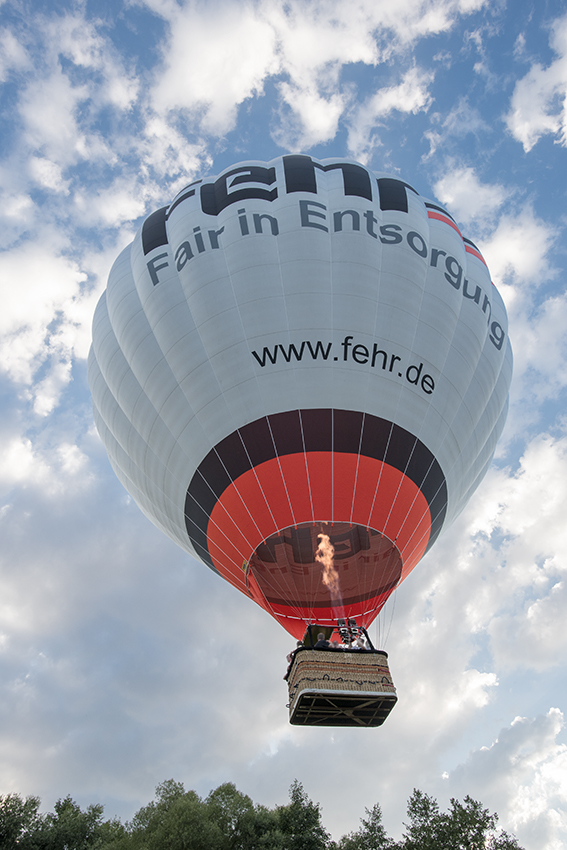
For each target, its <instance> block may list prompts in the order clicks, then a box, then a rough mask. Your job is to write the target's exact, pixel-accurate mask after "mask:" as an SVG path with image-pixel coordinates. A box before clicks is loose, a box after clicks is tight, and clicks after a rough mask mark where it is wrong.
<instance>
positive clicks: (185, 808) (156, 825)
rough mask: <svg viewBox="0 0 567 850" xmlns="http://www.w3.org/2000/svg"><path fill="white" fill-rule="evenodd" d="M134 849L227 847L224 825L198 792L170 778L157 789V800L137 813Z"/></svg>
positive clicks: (206, 849)
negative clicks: (188, 789) (209, 810)
mask: <svg viewBox="0 0 567 850" xmlns="http://www.w3.org/2000/svg"><path fill="white" fill-rule="evenodd" d="M129 834H130V842H129V843H128V842H127V841H126V842H123V844H122V845H119V847H122V846H124V847H125V848H126V847H129V848H132V850H138V848H143V850H162V848H163V850H165V849H166V848H167V850H228V843H227V841H226V839H225V836H224V835H223V832H222V829H221V827H220V826H219V825H218V824H217V823H215V822H214V821H212V820H211V819H210V817H209V812H208V811H207V806H206V804H205V803H203V801H202V800H201V798H200V797H199V796H198V795H197V794H196V793H195V791H185V789H184V787H183V785H182V783H181V782H174V781H173V779H169V780H167V781H166V782H163V783H162V784H161V785H158V787H157V788H156V800H155V801H153V802H151V803H149V804H148V805H147V806H144V807H143V808H141V809H140V811H139V812H137V813H136V814H135V815H134V818H133V820H132V823H131V824H130V829H129Z"/></svg>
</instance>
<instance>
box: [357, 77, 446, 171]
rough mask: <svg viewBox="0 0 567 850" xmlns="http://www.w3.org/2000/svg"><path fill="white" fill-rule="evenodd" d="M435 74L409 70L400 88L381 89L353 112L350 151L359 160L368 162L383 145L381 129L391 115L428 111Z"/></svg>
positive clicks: (396, 86) (397, 86) (395, 86)
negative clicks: (376, 148)
mask: <svg viewBox="0 0 567 850" xmlns="http://www.w3.org/2000/svg"><path fill="white" fill-rule="evenodd" d="M433 77H434V75H433V72H432V71H423V70H421V69H419V68H410V69H409V70H408V71H406V73H405V74H404V76H403V79H402V81H401V82H400V83H399V84H398V85H394V86H388V87H385V88H381V89H379V90H378V91H377V92H376V94H374V95H372V96H371V97H369V98H368V99H367V100H366V101H365V102H364V103H363V104H361V105H360V106H357V107H356V108H355V109H354V110H353V115H352V117H351V119H350V120H349V122H348V123H349V131H348V148H349V151H350V152H351V153H352V154H353V156H354V157H355V158H356V159H359V160H360V161H361V162H364V163H366V162H368V159H369V157H370V155H371V153H372V149H373V148H374V147H376V145H378V144H380V138H379V127H380V122H381V120H382V121H383V120H384V119H385V118H387V116H388V115H390V114H391V113H392V112H394V111H397V112H406V113H413V114H414V115H415V114H416V113H417V112H425V111H427V109H428V108H429V106H430V105H431V103H432V97H431V94H430V92H429V87H430V85H431V83H432V82H433Z"/></svg>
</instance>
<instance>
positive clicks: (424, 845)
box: [0, 779, 522, 850]
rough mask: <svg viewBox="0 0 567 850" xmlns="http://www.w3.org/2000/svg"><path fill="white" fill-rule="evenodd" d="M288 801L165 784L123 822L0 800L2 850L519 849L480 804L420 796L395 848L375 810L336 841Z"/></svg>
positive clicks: (293, 793) (66, 804) (305, 799)
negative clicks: (266, 802)
mask: <svg viewBox="0 0 567 850" xmlns="http://www.w3.org/2000/svg"><path fill="white" fill-rule="evenodd" d="M289 796H290V802H289V803H287V804H286V805H280V806H275V808H273V809H269V808H267V807H265V806H260V805H256V804H254V803H253V802H252V800H251V799H250V797H248V796H247V795H246V794H242V792H240V791H238V789H237V788H236V787H235V786H234V785H233V784H232V783H230V782H226V783H224V784H223V785H219V787H218V788H215V789H214V791H211V792H210V794H209V795H208V796H207V797H205V798H204V799H202V798H201V797H199V795H198V794H196V793H195V791H186V790H185V788H184V787H183V784H182V783H181V782H175V781H174V780H173V779H168V780H167V781H166V782H162V783H161V784H160V785H158V786H157V788H156V793H155V799H154V800H152V801H151V802H150V803H148V805H147V806H143V807H142V808H141V809H140V810H139V811H138V812H136V814H135V815H134V817H133V818H132V820H131V821H130V822H129V823H125V824H123V823H121V822H120V821H119V820H117V819H113V820H106V821H105V820H103V807H102V806H101V805H90V806H88V807H87V808H86V809H84V810H83V809H81V807H80V806H79V805H78V804H77V803H75V801H74V800H72V799H71V797H70V796H67V797H65V799H63V800H58V801H57V803H56V804H55V807H54V809H55V811H54V812H49V813H47V814H41V813H40V811H39V807H40V800H39V798H38V797H28V798H26V799H23V798H22V797H21V796H20V795H19V794H7V795H6V796H1V795H0V848H1V850H522V848H521V847H520V845H519V844H518V842H517V840H516V839H515V838H514V837H513V836H511V835H509V834H508V833H506V832H503V831H500V830H498V829H497V827H496V824H497V821H498V816H497V815H496V814H490V812H489V810H488V809H485V808H483V806H482V803H479V802H478V801H476V800H473V799H472V798H471V797H469V796H467V797H465V799H464V801H463V802H462V803H461V802H460V801H459V800H455V799H452V800H451V805H450V807H449V810H448V811H447V812H441V811H440V810H439V805H438V803H437V801H436V800H435V799H434V798H433V797H430V796H429V795H427V794H424V793H423V791H418V790H414V792H413V794H412V795H411V797H410V799H409V801H408V808H407V816H408V823H407V824H405V832H404V835H403V836H402V838H401V839H400V840H399V841H394V840H393V839H392V838H390V837H389V836H388V835H387V834H386V830H385V829H384V826H383V824H382V810H381V808H380V806H379V804H378V803H376V805H375V806H373V807H372V809H367V810H366V816H365V817H363V818H362V819H361V824H360V828H359V829H358V830H357V831H356V832H351V833H349V834H348V835H344V836H343V837H342V838H341V839H339V841H337V842H335V841H333V840H332V839H331V836H330V835H329V833H328V832H327V830H326V829H325V827H324V826H323V823H322V820H321V808H320V806H319V804H318V803H313V802H312V800H310V798H309V796H308V795H307V792H306V791H305V789H304V788H303V785H302V784H301V783H300V782H298V781H297V780H295V781H294V782H293V784H292V786H291V788H290V790H289Z"/></svg>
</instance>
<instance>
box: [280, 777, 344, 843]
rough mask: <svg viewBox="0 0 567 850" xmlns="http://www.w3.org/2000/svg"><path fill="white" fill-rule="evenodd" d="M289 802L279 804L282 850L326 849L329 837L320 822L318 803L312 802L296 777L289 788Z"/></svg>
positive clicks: (329, 840) (329, 841)
mask: <svg viewBox="0 0 567 850" xmlns="http://www.w3.org/2000/svg"><path fill="white" fill-rule="evenodd" d="M289 796H290V799H291V803H290V804H289V805H287V806H279V807H278V809H277V811H278V817H279V823H280V829H281V831H282V833H283V836H284V850H327V848H329V847H330V846H331V837H330V835H329V833H328V832H327V830H326V829H325V827H324V826H323V824H322V823H321V810H320V806H319V803H313V802H312V801H311V800H310V799H309V797H308V796H307V794H306V792H305V791H304V789H303V785H302V784H301V782H298V781H297V779H296V780H294V782H293V783H292V785H291V788H290V789H289Z"/></svg>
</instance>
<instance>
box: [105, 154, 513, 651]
mask: <svg viewBox="0 0 567 850" xmlns="http://www.w3.org/2000/svg"><path fill="white" fill-rule="evenodd" d="M511 370H512V354H511V347H510V342H509V339H508V330H507V318H506V311H505V308H504V304H503V302H502V299H501V297H500V295H499V294H498V291H497V289H496V287H495V286H494V285H493V284H492V282H491V279H490V274H489V271H488V269H487V267H486V263H485V261H484V259H483V257H482V255H481V253H480V251H479V250H478V248H477V247H476V246H475V245H474V244H473V243H472V242H471V241H470V240H468V239H466V238H464V237H463V236H462V235H461V232H460V230H459V227H458V225H457V224H456V222H455V221H454V219H453V218H452V217H451V215H450V214H449V213H448V212H447V210H445V209H444V208H443V207H441V206H440V205H438V204H437V203H434V202H430V201H428V200H426V199H424V198H422V197H421V196H420V195H419V194H418V193H417V192H416V191H415V189H413V188H412V186H410V185H409V184H408V183H406V182H405V181H403V180H401V179H399V178H398V177H395V176H390V175H386V174H381V173H373V172H371V171H369V170H368V169H367V168H365V167H364V166H363V165H360V164H358V163H355V162H352V161H349V160H343V159H325V160H322V161H318V160H316V159H313V158H312V157H310V156H305V155H290V156H283V157H281V158H278V159H275V160H273V161H271V162H269V163H264V162H258V161H252V162H243V163H240V164H237V165H234V166H231V167H230V168H227V169H226V170H225V171H223V172H222V173H221V174H220V175H219V176H216V177H209V178H206V179H203V180H196V181H194V182H193V183H191V184H189V185H188V186H186V187H185V188H184V189H183V190H182V191H181V192H180V193H179V194H178V195H177V196H176V197H175V198H174V199H173V201H172V202H171V203H170V204H168V205H167V206H164V207H162V208H161V209H159V210H157V211H156V212H154V213H152V214H151V215H150V216H148V218H146V220H145V221H144V223H143V224H142V227H141V229H140V231H139V232H138V233H137V235H136V237H135V239H134V241H133V242H132V243H131V244H130V245H128V247H127V248H125V249H124V251H122V253H121V254H120V256H119V257H118V259H117V260H116V262H115V264H114V266H113V268H112V270H111V272H110V276H109V280H108V286H107V289H106V292H105V293H104V294H103V296H102V298H101V299H100V302H99V304H98V306H97V309H96V312H95V316H94V321H93V344H92V348H91V352H90V356H89V382H90V386H91V390H92V396H93V401H94V415H95V421H96V425H97V428H98V431H99V433H100V435H101V437H102V440H103V442H104V444H105V446H106V449H107V452H108V455H109V458H110V461H111V463H112V466H113V468H114V470H115V471H116V474H117V475H118V477H119V479H120V480H121V481H122V483H123V484H124V486H125V487H126V489H127V490H128V492H129V493H130V494H131V495H132V496H133V498H134V499H135V501H136V502H137V504H138V505H139V506H140V508H141V509H142V510H143V511H144V513H145V514H146V515H147V516H148V517H149V518H150V519H151V520H152V522H154V523H155V525H157V526H158V527H159V528H161V529H162V530H163V531H164V532H165V533H166V534H167V535H169V536H170V537H171V538H172V539H173V540H174V541H175V542H176V543H178V544H179V545H180V546H182V547H183V548H184V549H185V550H186V551H187V552H189V553H190V554H191V555H193V556H195V557H196V558H198V559H199V560H201V561H202V562H203V563H204V564H206V566H208V567H209V568H210V569H212V570H213V571H214V572H216V573H218V574H219V576H221V577H222V578H224V579H225V580H226V581H228V582H230V583H231V584H232V585H234V587H236V588H237V589H238V590H240V591H241V592H242V593H244V594H245V595H246V596H248V597H250V599H251V600H253V601H254V602H256V603H257V604H258V605H260V606H261V607H262V608H264V609H265V610H266V611H267V612H268V613H269V614H271V616H272V617H274V618H275V619H276V620H277V621H278V622H279V623H280V624H281V625H282V626H283V627H284V628H285V629H287V630H288V632H289V633H290V634H292V635H294V636H295V637H296V638H299V639H302V638H303V637H304V634H305V632H306V626H311V627H312V628H311V630H310V633H312V632H313V629H315V631H318V630H320V629H321V628H322V629H324V630H326V631H324V633H325V634H326V635H327V634H330V632H331V631H332V630H333V629H334V628H336V627H337V625H340V626H341V627H342V628H343V634H344V633H345V629H346V631H347V632H348V630H349V621H350V638H349V639H352V636H353V629H354V633H356V629H357V628H358V629H362V630H366V629H367V627H368V626H369V625H370V623H371V622H372V621H373V620H374V618H375V617H376V616H377V614H378V613H379V611H380V610H381V608H382V607H383V605H384V604H385V602H386V600H387V599H388V597H389V596H390V594H391V593H392V592H393V591H394V590H395V588H397V587H398V586H399V585H400V583H401V582H402V581H403V580H404V579H405V578H406V576H407V575H409V573H410V572H411V571H412V570H413V568H414V567H415V566H416V565H417V563H418V562H419V561H420V559H421V558H422V557H423V556H424V554H425V553H426V552H427V551H428V550H429V549H430V548H431V546H432V545H433V543H434V542H435V540H436V539H437V537H438V536H439V534H440V533H441V531H442V530H443V529H444V528H445V527H447V526H448V525H449V524H450V523H451V522H452V520H454V518H455V517H456V516H457V515H458V514H459V512H460V511H461V510H462V509H463V507H464V506H465V504H466V503H467V501H468V499H469V498H470V496H471V495H472V493H473V492H474V490H475V489H476V487H477V486H478V484H479V482H480V481H481V479H482V477H483V476H484V474H485V472H486V470H487V468H488V466H489V464H490V462H491V458H492V456H493V453H494V449H495V446H496V442H497V440H498V437H499V435H500V433H501V431H502V428H503V425H504V421H505V417H506V412H507V404H508V389H509V384H510V378H511ZM345 657H346V656H345Z"/></svg>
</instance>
